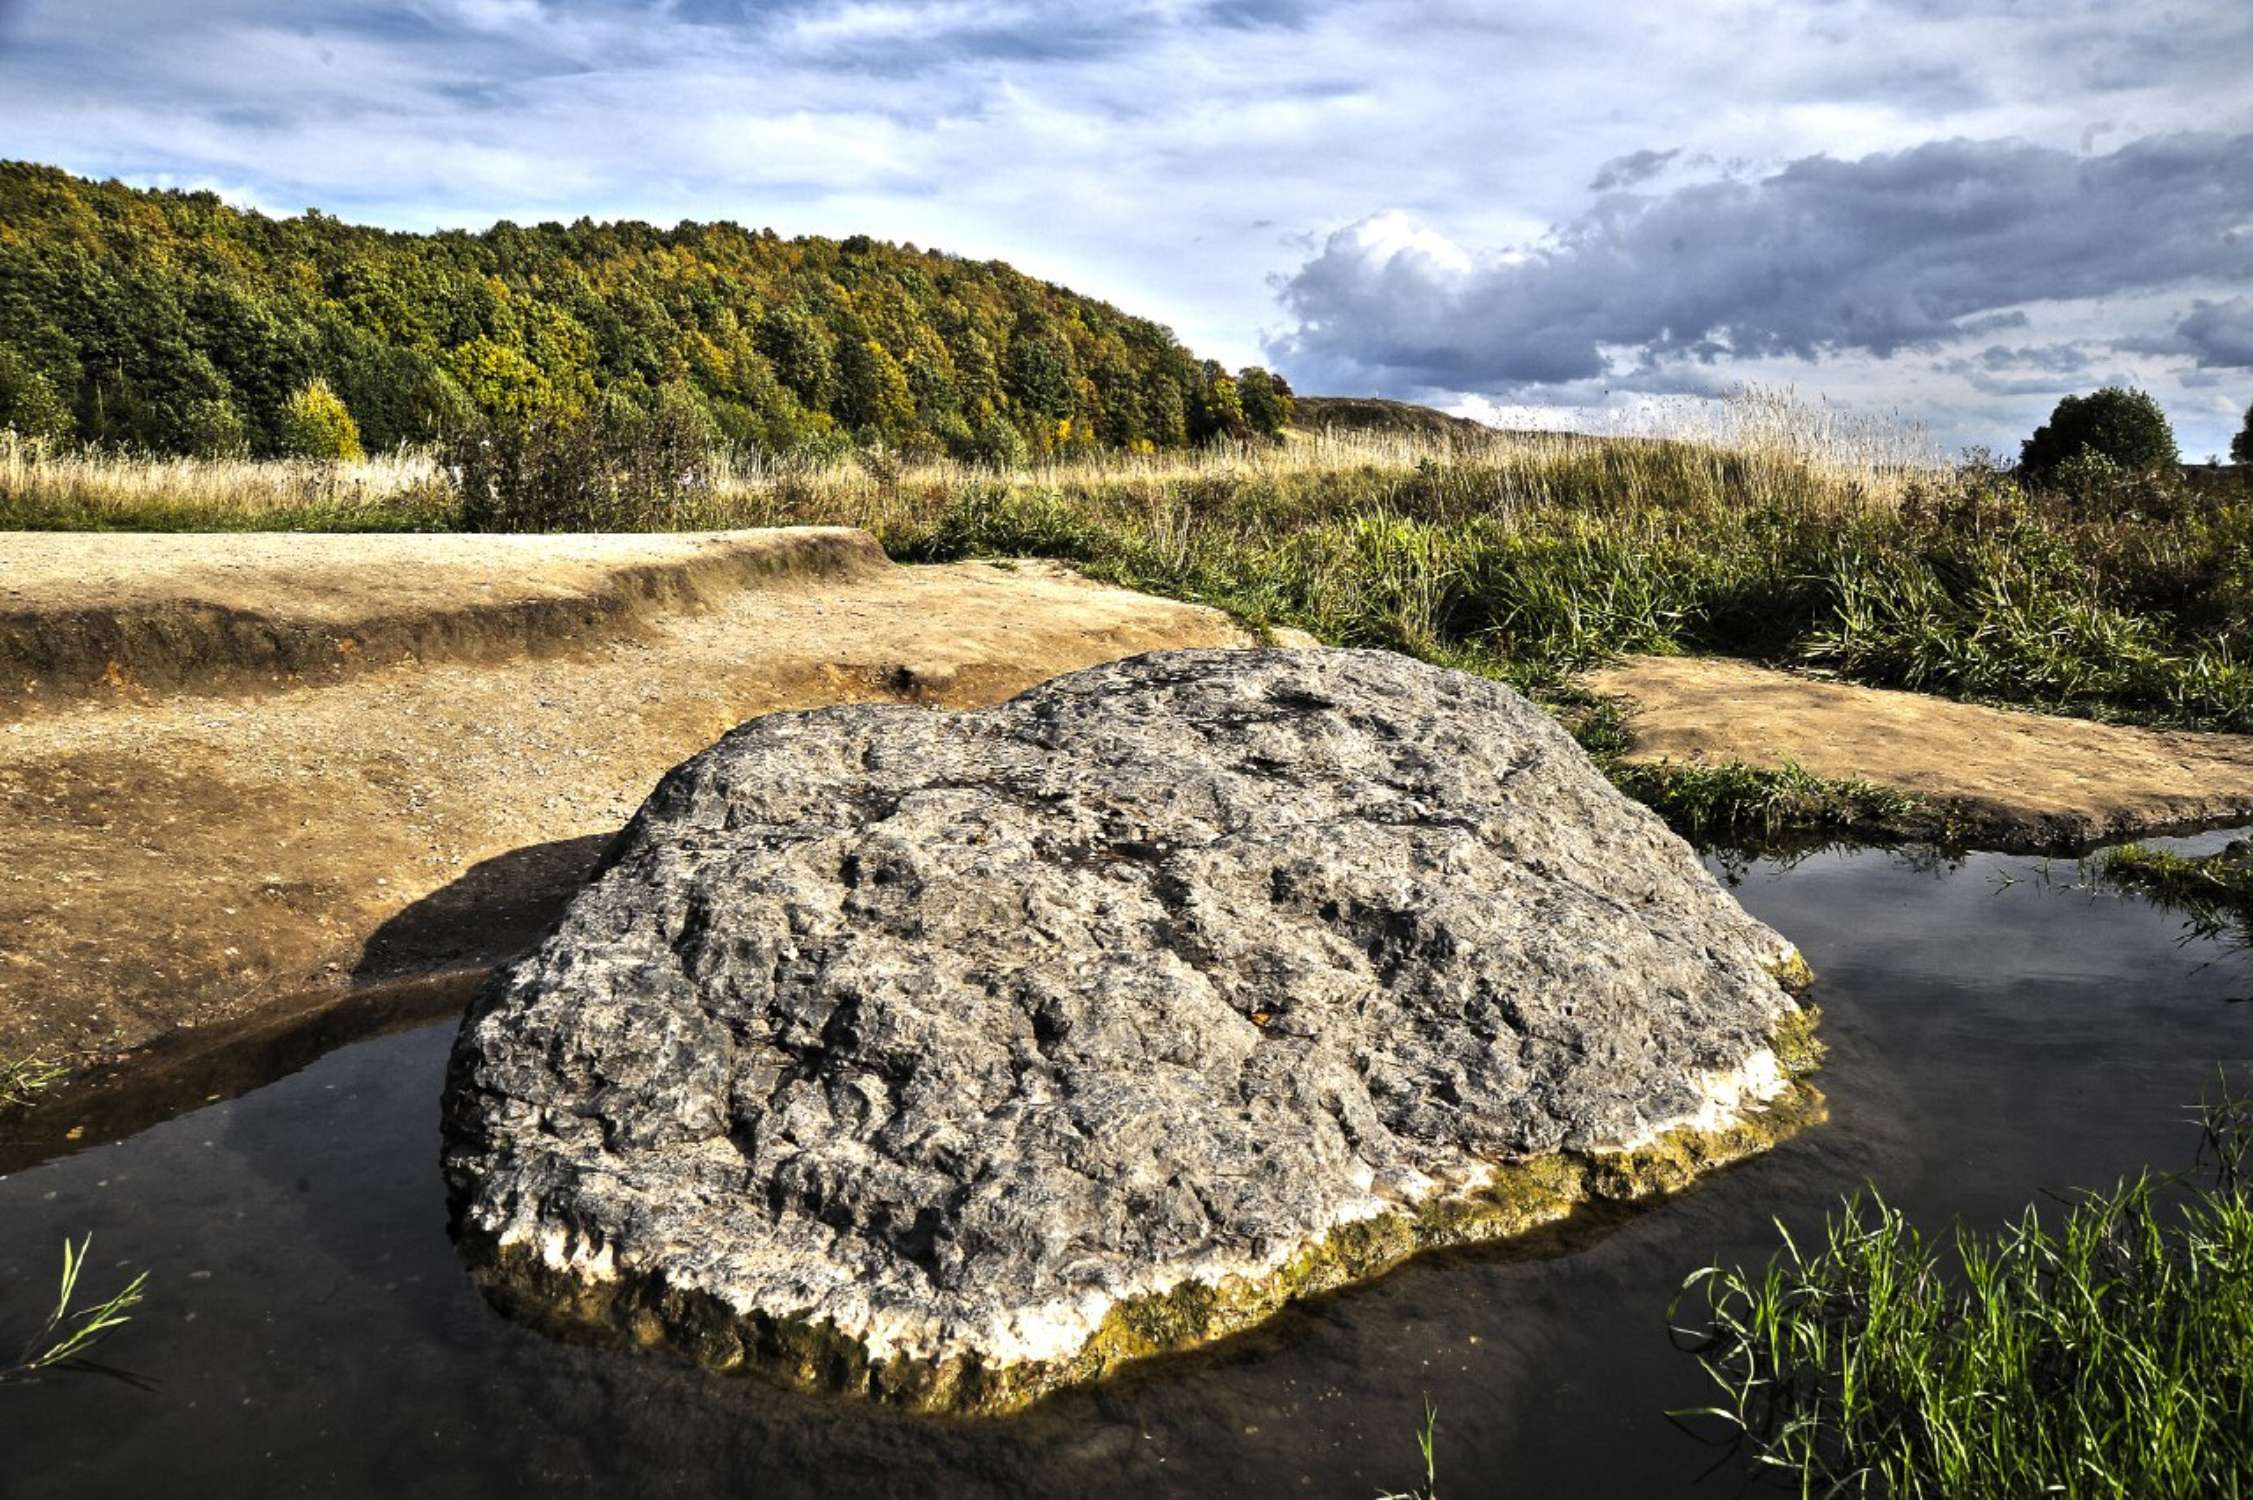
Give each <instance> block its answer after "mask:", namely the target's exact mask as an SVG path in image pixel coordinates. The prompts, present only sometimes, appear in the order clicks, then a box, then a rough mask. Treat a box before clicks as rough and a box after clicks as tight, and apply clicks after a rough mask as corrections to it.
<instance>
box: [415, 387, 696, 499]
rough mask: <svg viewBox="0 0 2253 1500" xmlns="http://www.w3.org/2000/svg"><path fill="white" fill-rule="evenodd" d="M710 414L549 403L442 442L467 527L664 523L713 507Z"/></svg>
mask: <svg viewBox="0 0 2253 1500" xmlns="http://www.w3.org/2000/svg"><path fill="white" fill-rule="evenodd" d="M716 435H717V434H716V432H715V430H714V428H713V426H712V420H711V417H710V416H709V415H708V414H707V413H705V412H704V411H703V409H702V408H701V407H699V406H695V405H693V404H692V403H690V402H688V401H684V400H681V399H677V398H676V399H670V400H668V399H664V398H663V397H660V399H659V400H658V401H657V403H656V404H655V406H654V407H653V408H651V409H649V410H646V411H645V410H643V409H641V408H640V407H638V406H635V405H634V404H633V403H632V402H630V401H626V400H623V399H619V400H612V401H606V402H605V403H604V408H603V410H601V411H599V412H591V411H578V410H572V411H557V410H553V409H551V410H548V411H545V412H541V413H537V414H535V415H533V416H531V417H528V418H523V419H516V420H511V419H506V418H503V419H492V418H488V419H486V420H484V421H481V422H478V423H476V424H474V425H472V426H471V427H469V428H467V429H465V430H464V431H463V432H462V433H461V434H460V435H458V436H457V437H455V438H454V439H452V440H451V441H450V442H448V443H447V445H446V449H445V454H444V458H445V463H446V466H447V468H448V469H449V470H451V471H452V473H453V477H454V483H455V487H456V489H457V490H458V491H459V493H460V495H461V517H462V520H461V524H462V526H463V528H464V529H465V530H469V531H669V530H683V529H688V528H691V527H693V526H694V525H695V524H696V523H697V520H698V518H699V516H701V515H703V514H704V513H706V512H707V511H708V509H709V506H708V504H707V502H708V500H709V497H710V494H711V486H712V469H713V458H714V452H713V439H714V438H715V437H716Z"/></svg>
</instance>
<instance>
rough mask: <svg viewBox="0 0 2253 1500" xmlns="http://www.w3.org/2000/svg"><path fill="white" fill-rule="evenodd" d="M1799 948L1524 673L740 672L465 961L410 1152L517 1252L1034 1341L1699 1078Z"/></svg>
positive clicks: (1708, 1085) (1715, 1068)
mask: <svg viewBox="0 0 2253 1500" xmlns="http://www.w3.org/2000/svg"><path fill="white" fill-rule="evenodd" d="M1793 957H1794V955H1793V953H1792V950H1791V948H1790V945H1789V944H1787V943H1786V942H1784V940H1783V939H1781V938H1780V937H1778V936H1777V935H1776V934H1775V933H1773V932H1772V931H1770V930H1769V929H1768V928H1766V927H1764V926H1762V925H1761V924H1760V923H1758V922H1756V921H1754V920H1753V919H1752V918H1751V917H1749V916H1748V915H1746V914H1745V912H1744V911H1743V910H1742V909H1741V908H1740V907H1738V905H1737V904H1736V902H1735V901H1734V900H1733V899H1731V898H1730V896H1729V895H1728V894H1727V893H1726V892H1725V891H1724V890H1722V888H1721V887H1720V886H1719V885H1718V884H1717V883H1716V882H1715V881H1714V880H1713V879H1712V878H1711V877H1710V876H1709V875H1708V874H1707V873H1706V872H1705V871H1704V869H1703V868H1702V867H1701V866H1700V865H1699V863H1698V861H1697V860H1696V858H1695V857H1694V856H1693V855H1692V853H1691V851H1690V849H1689V848H1688V847H1687V846H1686V845H1684V844H1683V843H1682V842H1681V841H1680V840H1679V839H1677V838H1675V837H1674V835H1673V834H1671V833H1670V832H1668V831H1667V829H1666V828H1665V827H1664V825H1663V824H1661V823H1660V822H1659V821H1658V819H1657V818H1655V817H1654V816H1652V815H1651V814H1649V813H1648V812H1646V811H1645V810H1644V809H1642V808H1641V807H1638V806H1636V805H1635V804H1633V803H1631V802H1629V801H1628V800H1626V799H1625V798H1623V797H1621V796H1620V795H1619V794H1618V793H1617V792H1615V791H1614V790H1613V789H1612V787H1611V786H1610V785H1609V784H1608V783H1607V782H1606V781H1605V780H1604V778H1603V777H1602V776H1601V775H1600V774H1599V773H1598V772H1597V770H1596V769H1595V768H1594V766H1592V765H1591V764H1590V763H1589V761H1588V759H1587V757H1586V756H1585V755H1584V754H1582V752H1581V751H1580V749H1579V748H1578V747H1577V746H1576V745H1574V744H1573V742H1572V740H1571V739H1570V737H1569V736H1567V735H1566V734H1565V732H1564V731H1563V730H1562V729H1560V728H1559V727H1557V725H1556V724H1554V723H1553V722H1552V721H1551V720H1550V719H1549V718H1548V717H1547V716H1546V715H1545V714H1543V713H1541V712H1540V711H1539V710H1538V709H1536V708H1534V707H1533V706H1532V705H1531V704H1529V703H1527V702H1526V701H1525V700H1524V699H1523V698H1521V697H1519V696H1518V695H1517V694H1515V693H1513V692H1511V691H1510V690H1509V689H1507V688H1505V687H1503V686H1501V685H1499V684H1496V683H1493V682H1489V681H1485V680H1482V679H1479V678H1475V677H1470V676H1466V675H1463V674H1461V673H1456V672H1449V671H1443V670H1440V669H1437V668H1433V667H1429V666H1425V665H1422V664H1420V663H1418V662H1415V661H1412V660H1409V659H1407V658H1405V657H1400V656H1395V655H1391V654H1388V653H1382V652H1346V651H1233V650H1215V651H1182V652H1168V653H1159V654H1154V655H1149V656H1143V657H1137V658H1134V659H1131V660H1128V661H1124V662H1119V663H1116V664H1113V665H1110V666H1105V667H1098V668H1095V669H1093V670H1091V671H1085V672H1079V673H1076V674H1073V675H1071V676H1068V677H1063V678H1060V679H1057V680H1056V681H1053V682H1050V683H1048V684H1045V685H1043V686H1041V687H1038V688H1035V689H1033V690H1032V691H1030V692H1028V693H1026V694H1024V695H1023V696H1021V697H1018V698H1016V699H1013V700H1011V701H1010V702H1008V703H1005V704H1003V705H1001V706H999V707H997V708H993V709H988V710H983V711H979V712H971V713H940V712H933V711H929V710H924V709H918V708H906V707H889V706H854V707H840V708H828V709H821V710H818V711H814V712H809V713H784V714H775V715H771V716H769V717H766V718H761V719H757V720H754V721H752V722H750V723H748V724H745V725H744V726H742V727H741V728H739V729H737V730H735V731H734V732H733V733H731V734H730V735H728V737H727V738H726V739H724V740H722V741H721V742H720V743H719V744H718V745H716V746H714V747H713V748H712V749H710V750H708V751H706V752H705V753H704V754H702V755H699V756H697V757H696V758H695V759H693V760H691V761H689V762H687V763H686V764H684V765H682V766H680V767H679V768H678V769H676V770H674V771H673V772H672V773H671V774H670V775H668V776H667V777H666V778H665V780H664V781H663V782H662V783H661V784H660V785H659V787H658V788H657V790H656V791H655V793H654V794H653V795H652V796H651V797H650V799H649V801H648V802H647V804H646V805H645V806H644V807H643V808H642V810H641V812H640V813H639V815H638V816H637V817H636V818H635V819H634V821H633V823H632V824H631V825H630V826H629V827H628V828H627V829H626V830H625V832H624V833H623V834H621V835H620V837H619V840H618V843H617V844H616V846H615V848H614V849H613V850H612V852H611V855H610V857H609V859H608V861H607V863H606V867H605V868H604V869H603V871H602V872H601V873H600V875H599V876H598V877H597V878H596V879H595V880H594V881H593V883H591V884H590V885H589V886H587V887H586V889H585V890H584V891H582V892H581V893H580V895H579V896H578V897H577V899H576V900H575V902H574V903H573V905H572V906H571V908H570V910H569V913H568V914H567V916H566V917H565V918H564V920H563V922H562V923H561V925H560V927H559V928H558V929H557V930H556V931H555V932H554V933H553V934H552V935H550V936H549V937H548V938H547V939H546V940H545V941H544V942H543V943H542V944H541V945H540V946H539V947H538V948H537V949H536V950H534V951H533V952H531V953H530V954H529V955H527V956H526V957H524V958H523V959H521V960H520V961H518V962H517V963H516V964H515V965H514V966H513V967H512V968H510V969H508V970H506V971H504V972H503V973H501V974H500V975H498V976H496V978H495V979H494V981H493V982H492V983H491V984H490V985H489V986H488V987H487V989H486V990H485V992H484V993H483V994H482V996H481V997H480V999H479V1001H478V1003H477V1004H476V1005H475V1006H474V1007H473V1008H472V1010H471V1012H470V1014H469V1016H468V1017H467V1018H466V1020H465V1021H464V1024H463V1028H462V1032H461V1037H460V1040H459V1043H458V1045H457V1048H456V1052H455V1057H454V1064H453V1070H452V1077H451V1079H450V1086H449V1091H448V1098H447V1107H446V1113H447V1146H446V1165H447V1172H448V1178H449V1182H450V1185H451V1188H452V1191H453V1195H454V1202H455V1209H456V1214H457V1221H458V1223H459V1224H460V1226H461V1228H462V1231H463V1233H464V1236H465V1241H466V1242H467V1243H469V1244H471V1245H473V1246H480V1247H483V1249H484V1250H485V1251H486V1252H487V1253H488V1255H489V1256H490V1258H491V1262H492V1263H494V1264H502V1265H505V1264H508V1263H510V1256H512V1255H513V1257H514V1263H515V1264H517V1265H519V1266H528V1267H531V1268H532V1269H533V1270H534V1271H536V1272H537V1273H538V1274H539V1275H541V1276H544V1277H545V1278H547V1279H548V1280H549V1281H550V1282H557V1281H560V1282H562V1283H565V1284H569V1285H576V1286H581V1287H586V1288H594V1289H598V1290H599V1289H601V1288H604V1287H610V1288H638V1289H640V1291H641V1292H642V1293H643V1294H645V1295H657V1294H661V1295H663V1296H667V1297H672V1298H674V1299H676V1301H677V1300H678V1299H680V1298H683V1297H687V1298H692V1299H695V1300H696V1302H697V1305H698V1306H700V1307H703V1308H706V1309H718V1310H719V1311H718V1314H717V1315H718V1316H719V1317H721V1318H722V1319H725V1318H727V1317H730V1316H732V1317H735V1318H739V1319H743V1320H746V1321H747V1322H758V1323H760V1324H762V1326H767V1327H770V1328H771V1327H773V1326H779V1325H787V1326H790V1327H794V1328H803V1329H812V1330H818V1331H819V1334H820V1337H821V1339H822V1340H825V1341H826V1342H827V1346H828V1347H830V1348H831V1349H832V1350H834V1349H835V1348H837V1347H843V1348H845V1349H847V1350H848V1351H849V1352H850V1360H849V1361H848V1362H849V1363H850V1362H852V1361H859V1362H860V1363H861V1364H862V1365H866V1364H867V1363H870V1362H874V1363H875V1364H877V1365H879V1366H881V1365H882V1364H883V1363H884V1362H886V1361H903V1360H904V1361H905V1362H908V1363H922V1364H926V1365H928V1366H930V1367H943V1366H945V1365H947V1364H948V1363H949V1362H950V1361H951V1362H956V1363H962V1362H968V1363H970V1364H972V1365H977V1366H981V1367H983V1368H987V1369H993V1368H997V1367H1007V1366H1010V1365H1013V1364H1017V1363H1020V1362H1040V1361H1059V1360H1069V1359H1071V1358H1072V1357H1073V1356H1074V1355H1075V1354H1076V1353H1077V1352H1078V1351H1079V1350H1080V1349H1081V1348H1082V1347H1083V1346H1085V1345H1086V1344H1087V1343H1088V1341H1089V1340H1090V1339H1091V1338H1092V1337H1094V1336H1095V1334H1096V1332H1097V1330H1098V1329H1099V1327H1100V1325H1101V1324H1102V1322H1103V1320H1104V1318H1105V1316H1106V1315H1107V1314H1108V1313H1109V1312H1110V1311H1111V1310H1112V1309H1113V1308H1114V1307H1115V1306H1117V1305H1119V1304H1122V1303H1128V1302H1131V1301H1133V1300H1134V1299H1140V1298H1151V1297H1157V1296H1160V1295H1162V1294H1165V1293H1167V1292H1169V1291H1174V1290H1177V1289H1179V1288H1180V1287H1182V1286H1183V1284H1184V1283H1189V1282H1203V1283H1211V1284H1215V1285H1219V1284H1223V1283H1226V1282H1228V1281H1229V1279H1230V1278H1258V1277H1260V1276H1263V1275H1269V1274H1272V1273H1274V1272H1276V1271H1277V1270H1278V1269H1279V1268H1280V1267H1282V1266H1283V1264H1284V1263H1285V1262H1286V1261H1288V1260H1289V1259H1290V1258H1291V1257H1292V1256H1293V1255H1294V1254H1296V1253H1298V1252H1300V1251H1302V1250H1304V1249H1305V1248H1306V1247H1308V1246H1310V1245H1313V1244H1315V1243H1317V1242H1319V1241H1321V1240H1322V1239H1323V1237H1324V1236H1326V1235H1328V1234H1330V1233H1332V1232H1333V1231H1335V1230H1338V1229H1339V1228H1340V1226H1342V1225H1348V1224H1352V1223H1354V1222H1356V1221H1360V1220H1367V1219H1371V1218H1373V1217H1376V1216H1381V1215H1384V1214H1387V1213H1396V1212H1403V1211H1408V1212H1412V1211H1414V1210H1415V1209H1416V1208H1417V1207H1418V1206H1419V1205H1424V1204H1428V1203H1430V1202H1431V1201H1432V1200H1434V1199H1438V1198H1444V1197H1447V1196H1450V1195H1455V1194H1461V1193H1465V1192H1468V1191H1471V1190H1474V1189H1476V1188H1477V1187H1479V1186H1480V1185H1481V1184H1483V1183H1484V1182H1486V1181H1487V1180H1488V1179H1489V1178H1490V1177H1491V1175H1492V1174H1493V1171H1494V1169H1495V1168H1496V1167H1497V1166H1498V1165H1500V1164H1503V1163H1510V1162H1519V1161H1524V1160H1527V1159H1529V1158H1536V1157H1542V1156H1546V1155H1549V1154H1552V1153H1558V1152H1573V1153H1602V1152H1607V1151H1614V1150H1626V1149H1631V1148H1634V1147H1637V1146H1640V1145H1642V1144H1645V1143H1647V1142H1649V1141H1651V1140H1652V1139H1654V1138H1655V1137H1656V1136H1658V1135H1659V1134H1660V1133H1662V1132H1666V1131H1669V1130H1673V1129H1676V1128H1679V1127H1692V1128H1697V1129H1712V1128H1718V1127H1721V1126H1725V1125H1728V1124H1730V1123H1732V1122H1733V1121H1734V1120H1735V1119H1736V1118H1737V1117H1738V1115H1739V1114H1740V1113H1742V1112H1745V1111H1748V1110H1750V1109H1751V1108H1752V1107H1753V1106H1754V1105H1755V1104H1756V1103H1757V1102H1758V1101H1759V1100H1762V1099H1765V1098H1767V1097H1770V1096H1772V1095H1774V1094H1776V1093H1777V1092H1779V1091H1780V1090H1781V1089H1782V1088H1783V1087H1784V1085H1783V1080H1782V1078H1781V1076H1780V1074H1779V1073H1778V1070H1777V1066H1776V1059H1775V1057H1774V1055H1773V1053H1772V1052H1771V1051H1770V1049H1769V1038H1770V1035H1771V1033H1772V1032H1773V1031H1774V1030H1775V1028H1776V1027H1777V1026H1778V1025H1779V1024H1780V1023H1782V1022H1784V1021H1785V1020H1786V1019H1787V1018H1790V1017H1792V1016H1793V1015H1794V1011H1795V1008H1794V1003H1793V1001H1792V1000H1791V999H1790V997H1789V996H1788V995H1787V994H1786V993H1785V991H1784V990H1783V988H1782V987H1781V986H1780V985H1779V984H1778V982H1777V980H1776V979H1775V978H1774V977H1773V976H1774V974H1775V973H1776V972H1778V971H1779V970H1780V969H1781V967H1782V966H1783V965H1785V964H1786V963H1787V962H1789V961H1790V960H1791V959H1792V958H1793ZM653 1289H654V1291H653ZM705 1321H706V1322H709V1321H710V1319H709V1316H707V1317H706V1319H705ZM649 1336H651V1337H655V1336H656V1335H649ZM769 1342H770V1343H771V1342H772V1340H769ZM847 1383H849V1382H847Z"/></svg>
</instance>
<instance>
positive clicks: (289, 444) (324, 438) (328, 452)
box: [277, 380, 367, 460]
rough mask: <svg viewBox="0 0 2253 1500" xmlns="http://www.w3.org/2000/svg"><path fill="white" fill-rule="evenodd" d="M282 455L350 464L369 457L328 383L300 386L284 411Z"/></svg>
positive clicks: (316, 381)
mask: <svg viewBox="0 0 2253 1500" xmlns="http://www.w3.org/2000/svg"><path fill="white" fill-rule="evenodd" d="M277 435H278V437H279V438H280V441H281V449H282V452H283V453H284V454H285V455H287V456H288V457H291V458H321V459H329V460H349V459H361V458H365V457H367V454H366V453H365V452H363V451H362V450H361V447H360V428H359V425H358V424H357V423H355V422H354V421H353V420H352V413H351V412H349V411H347V410H345V407H344V403H343V402H342V401H340V400H338V399H337V394H336V392H334V391H332V390H330V389H329V385H328V382H327V381H325V380H311V381H308V382H306V383H305V384H304V385H302V386H299V387H298V389H297V394H296V395H294V396H292V397H290V398H289V400H288V401H287V402H286V403H285V404H284V405H283V407H282V419H281V423H280V425H279V428H278V432H277Z"/></svg>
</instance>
